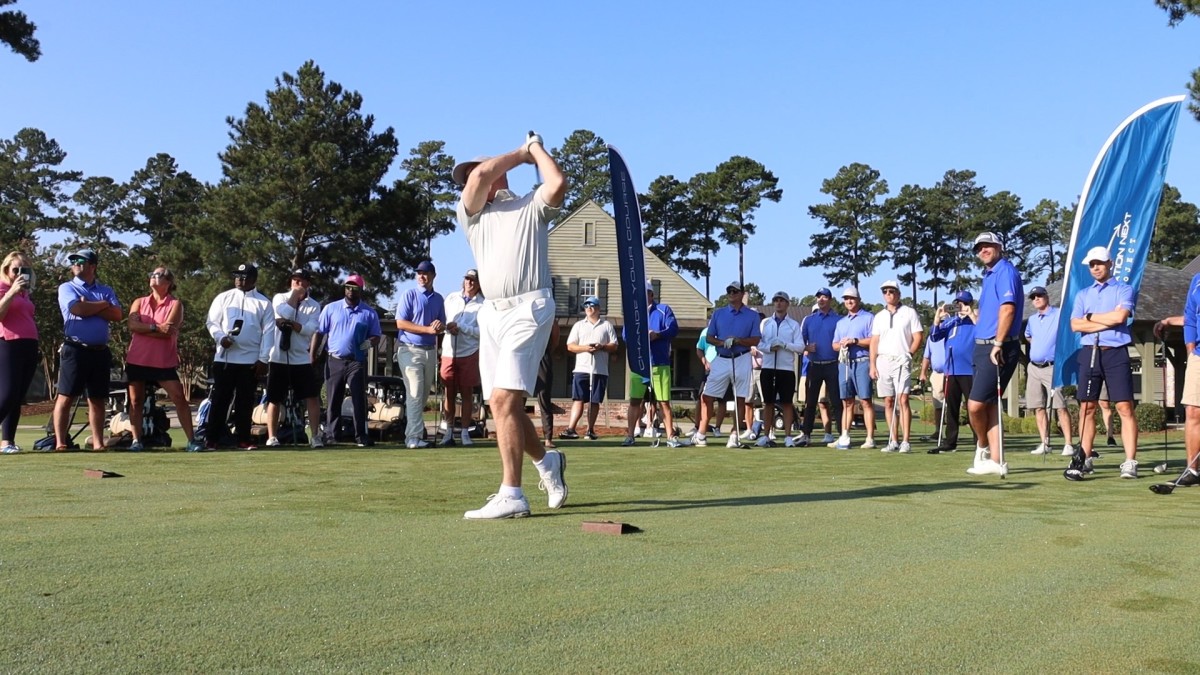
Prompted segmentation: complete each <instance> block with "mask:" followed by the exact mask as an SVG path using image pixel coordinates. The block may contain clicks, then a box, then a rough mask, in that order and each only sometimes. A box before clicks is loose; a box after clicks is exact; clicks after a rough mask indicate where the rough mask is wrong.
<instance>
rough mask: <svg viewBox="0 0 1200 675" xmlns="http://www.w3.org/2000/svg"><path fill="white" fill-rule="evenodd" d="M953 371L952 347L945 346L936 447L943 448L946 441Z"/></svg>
mask: <svg viewBox="0 0 1200 675" xmlns="http://www.w3.org/2000/svg"><path fill="white" fill-rule="evenodd" d="M952 370H954V347H951V346H950V345H946V365H945V366H944V367H943V368H942V414H941V415H940V416H939V418H938V440H937V447H939V448H943V447H945V445H943V443H945V439H946V425H947V422H946V415H947V414H948V413H949V412H950V378H951V377H954V375H953V374H951V372H950V371H952Z"/></svg>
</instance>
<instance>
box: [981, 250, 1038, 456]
mask: <svg viewBox="0 0 1200 675" xmlns="http://www.w3.org/2000/svg"><path fill="white" fill-rule="evenodd" d="M975 256H976V257H978V258H979V261H980V262H982V263H983V266H984V270H983V290H982V291H981V292H980V294H979V321H978V322H976V324H975V354H974V356H973V358H972V363H973V364H974V367H975V378H974V381H973V382H972V383H971V395H970V396H969V397H968V398H967V415H968V416H969V418H970V420H971V429H972V430H973V431H974V432H975V438H977V439H978V443H979V445H977V446H976V447H975V463H974V465H973V466H972V467H971V468H969V469H967V473H969V474H971V475H973V476H982V475H987V474H993V475H997V476H1004V475H1005V474H1007V473H1008V465H1007V464H1005V463H1002V459H1003V457H1002V455H1001V445H1000V444H1001V443H1002V439H1001V438H1000V398H999V396H998V395H997V394H998V393H1000V392H1002V391H1003V390H1004V388H1005V387H1007V386H1008V381H1009V380H1010V379H1011V378H1012V374H1013V372H1015V371H1016V369H1017V363H1018V362H1019V359H1020V356H1021V343H1020V342H1018V336H1019V335H1020V332H1021V315H1022V314H1023V313H1024V309H1025V307H1024V303H1023V302H1022V299H1023V298H1024V297H1025V291H1024V286H1023V284H1022V281H1021V274H1020V273H1019V272H1017V268H1016V267H1014V266H1013V264H1012V263H1011V262H1009V261H1008V259H1007V258H1005V257H1004V243H1003V242H1001V241H1000V237H998V236H996V235H995V234H993V233H991V232H984V233H982V234H980V235H979V236H978V237H975ZM997 380H998V381H999V387H997V386H996V385H997ZM998 390H999V391H998Z"/></svg>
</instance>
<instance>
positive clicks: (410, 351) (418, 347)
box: [396, 260, 446, 448]
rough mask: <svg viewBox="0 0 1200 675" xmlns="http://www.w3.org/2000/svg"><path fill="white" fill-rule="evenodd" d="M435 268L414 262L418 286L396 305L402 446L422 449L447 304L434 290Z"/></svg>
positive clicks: (424, 444) (425, 444)
mask: <svg viewBox="0 0 1200 675" xmlns="http://www.w3.org/2000/svg"><path fill="white" fill-rule="evenodd" d="M436 276H437V269H436V268H434V266H433V263H432V262H430V261H428V260H425V261H422V262H421V263H420V264H419V265H417V287H416V288H410V289H408V292H406V293H405V294H404V297H402V298H400V302H399V303H397V304H396V328H398V329H399V331H400V332H399V333H398V334H397V335H396V363H397V364H398V365H399V366H400V372H401V374H402V375H403V376H404V391H405V394H406V397H405V401H406V403H407V405H408V409H407V412H408V428H407V429H406V430H405V433H404V441H405V445H407V446H408V447H409V448H423V447H425V446H427V445H429V444H428V443H426V442H425V401H426V399H427V398H428V397H429V390H430V388H432V387H433V383H434V381H435V378H436V377H437V366H438V363H437V353H436V351H435V348H436V347H437V340H438V336H439V335H441V334H442V332H443V331H445V330H446V303H445V300H444V299H443V298H442V294H441V293H438V292H437V291H435V290H433V280H434V278H435V277H436Z"/></svg>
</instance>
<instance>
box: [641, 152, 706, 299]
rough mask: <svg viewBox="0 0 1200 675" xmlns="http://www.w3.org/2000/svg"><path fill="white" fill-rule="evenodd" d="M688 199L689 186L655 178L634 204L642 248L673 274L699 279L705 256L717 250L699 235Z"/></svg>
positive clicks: (669, 179)
mask: <svg viewBox="0 0 1200 675" xmlns="http://www.w3.org/2000/svg"><path fill="white" fill-rule="evenodd" d="M691 197H692V196H691V190H690V186H689V184H687V183H683V182H681V181H678V180H676V179H675V177H674V176H659V177H658V178H655V179H654V182H652V183H650V188H649V190H648V191H647V192H646V194H643V195H641V196H640V197H639V198H638V203H639V204H640V205H641V207H642V228H643V230H644V235H643V239H644V240H645V242H646V248H648V249H650V251H651V252H652V253H653V254H654V255H656V256H658V258H659V259H661V260H662V261H663V262H665V263H667V265H668V266H669V267H670V268H671V269H673V270H675V271H676V272H679V273H687V274H689V275H691V277H692V278H693V279H699V278H701V277H707V276H708V274H709V267H708V262H707V256H708V255H709V254H712V253H716V252H717V248H718V246H717V242H716V240H714V239H713V238H712V237H705V236H704V233H703V232H701V231H700V221H699V219H698V218H696V216H695V211H694V207H693V204H692V198H691ZM702 256H703V257H702Z"/></svg>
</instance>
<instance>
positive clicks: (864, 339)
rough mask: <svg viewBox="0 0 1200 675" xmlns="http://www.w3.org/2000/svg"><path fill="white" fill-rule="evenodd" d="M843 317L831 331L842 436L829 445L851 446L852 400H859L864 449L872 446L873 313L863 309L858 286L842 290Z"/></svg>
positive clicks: (845, 447) (873, 444) (873, 431)
mask: <svg viewBox="0 0 1200 675" xmlns="http://www.w3.org/2000/svg"><path fill="white" fill-rule="evenodd" d="M842 304H844V305H845V306H846V316H843V317H842V318H841V319H839V320H838V322H837V327H836V328H834V331H833V348H834V349H835V350H837V352H838V391H839V392H840V398H841V399H842V435H841V437H840V438H838V439H837V441H835V442H834V443H833V445H832V447H835V448H837V449H838V450H849V449H850V425H851V424H853V422H854V400H855V399H858V400H859V402H861V403H862V411H863V423H864V424H865V426H866V428H867V440H866V441H864V442H863V444H862V447H863V448H864V449H870V448H873V447H875V408H874V405H873V404H872V403H871V353H870V348H871V323H872V322H873V321H874V320H875V315H874V314H872V313H871V312H868V311H867V310H865V309H863V308H862V299H861V298H860V297H859V295H858V289H857V288H855V287H853V286H850V287H847V288H846V290H844V291H842Z"/></svg>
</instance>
